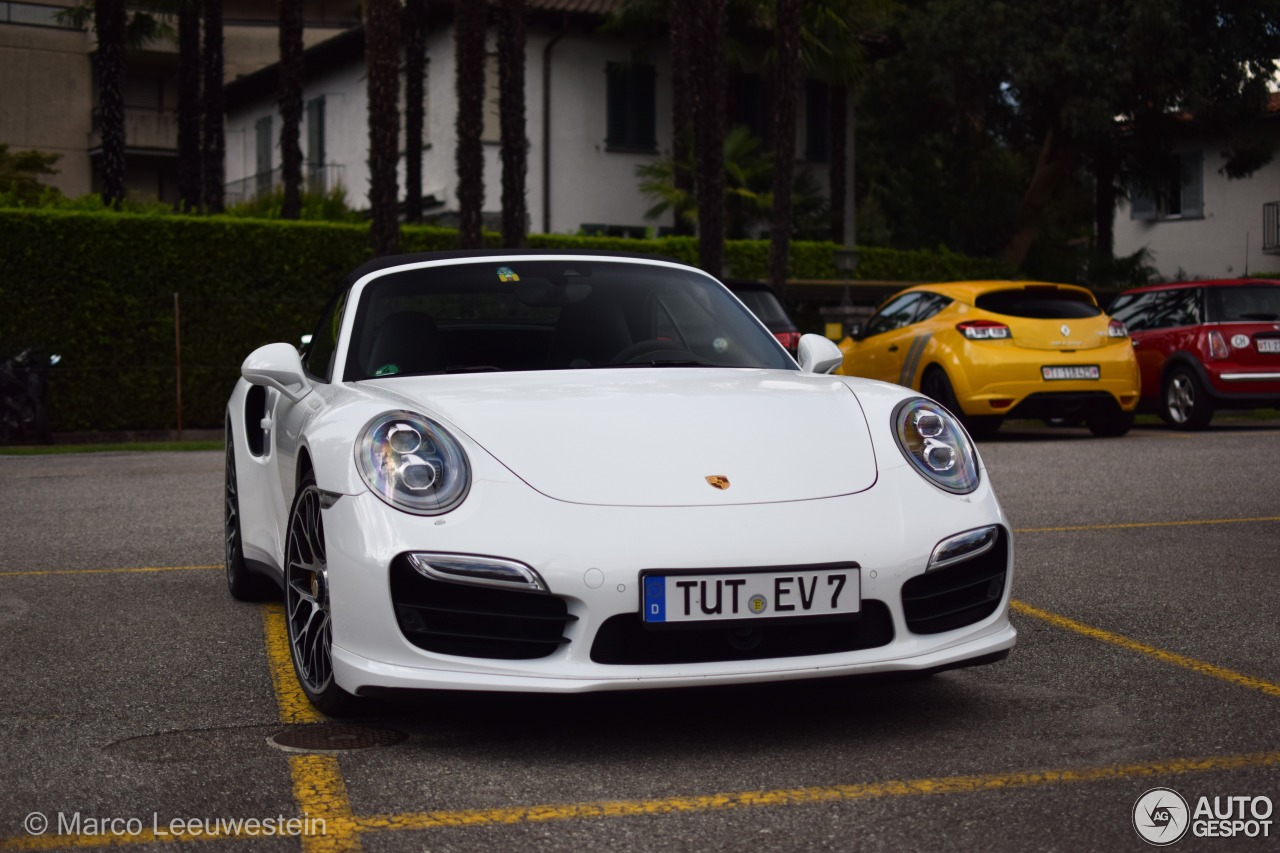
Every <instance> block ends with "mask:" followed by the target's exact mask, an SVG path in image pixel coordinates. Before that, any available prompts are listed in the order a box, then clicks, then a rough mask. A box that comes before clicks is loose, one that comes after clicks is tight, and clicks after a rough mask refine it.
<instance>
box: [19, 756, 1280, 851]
mask: <svg viewBox="0 0 1280 853" xmlns="http://www.w3.org/2000/svg"><path fill="white" fill-rule="evenodd" d="M330 757H331V756H315V755H300V756H295V758H298V759H303V760H305V763H307V764H312V763H313V760H314V759H321V758H330ZM319 764H320V763H319V762H315V765H316V766H311V767H305V768H296V771H297V772H295V777H294V780H295V781H294V792H295V796H297V798H298V800H299V803H300V804H302V803H303V801H304V800H306V801H307V804H306V805H315V806H318V807H319V810H318V811H309V812H308V813H307V817H310V818H313V819H314V818H319V817H324V818H325V819H326V822H327V823H328V826H327V827H326V829H327V834H326V835H324V836H313V837H310V838H308V837H305V836H304V838H303V849H304V850H354V849H358V839H357V838H356V837H355V836H356V834H357V833H363V832H385V831H395V830H409V829H418V830H425V829H440V828H446V827H469V826H493V825H498V824H519V823H545V822H549V821H564V820H583V819H591V818H605V817H628V816H637V817H639V816H645V815H657V814H671V813H675V812H684V813H696V812H710V811H722V810H725V809H734V808H746V807H761V806H763V807H780V806H799V805H810V804H814V803H835V802H849V801H853V800H867V799H878V798H887V797H911V796H924V795H932V794H976V793H982V792H986V791H1013V790H1019V789H1026V788H1048V787H1053V786H1055V785H1073V784H1087V783H1091V782H1122V781H1126V780H1130V779H1153V778H1163V777H1168V776H1182V775H1187V774H1192V773H1229V772H1232V771H1236V770H1253V769H1258V768H1272V767H1280V752H1259V753H1249V754H1245V755H1214V756H1209V757H1205V758H1182V759H1174V760H1171V761H1152V762H1146V763H1141V764H1115V765H1107V766H1103V767H1083V768H1066V769H1056V770H1055V769H1051V770H1032V771H1027V772H1022V773H985V774H979V775H972V776H939V777H932V778H922V779H905V780H891V781H887V782H869V783H862V784H855V785H828V786H821V787H818V786H815V787H808V788H779V789H775V790H772V791H738V792H732V793H722V794H703V795H697V796H689V797H663V798H660V799H649V800H596V801H593V802H585V803H559V804H550V805H533V806H508V807H504V808H494V809H461V810H456V811H433V812H415V813H407V814H392V815H373V816H368V817H358V816H354V817H353V816H351V814H350V810H349V808H350V807H349V803H348V802H347V801H346V793H345V791H343V790H340V789H336V788H325V787H324V785H323V784H316V786H315V787H314V788H308V789H300V788H299V785H300V784H306V783H307V782H308V781H316V782H323V781H324V780H325V778H326V777H328V774H329V768H324V767H321V766H319ZM343 813H345V815H346V816H345V817H340V815H342V814H343ZM327 815H334V818H329V817H327ZM222 837H224V838H225V837H229V836H222ZM162 840H165V839H158V838H156V837H155V836H154V835H153V834H150V833H149V832H147V833H143V834H141V835H138V836H128V835H126V836H121V837H114V836H111V837H104V836H99V835H81V836H61V837H59V836H35V837H32V836H17V837H11V838H3V839H0V850H51V849H56V848H61V847H105V846H109V845H110V846H116V845H120V846H124V845H134V844H147V843H150V842H154V841H162ZM191 840H196V839H191ZM326 843H328V844H334V845H335V846H322V845H324V844H326ZM337 844H342V845H344V846H336V845H337ZM313 845H314V846H313Z"/></svg>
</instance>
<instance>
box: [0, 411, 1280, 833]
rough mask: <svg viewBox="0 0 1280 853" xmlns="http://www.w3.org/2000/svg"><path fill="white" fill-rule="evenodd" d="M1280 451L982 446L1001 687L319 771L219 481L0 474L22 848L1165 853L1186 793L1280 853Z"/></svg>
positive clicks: (441, 713) (1235, 446)
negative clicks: (1155, 838)
mask: <svg viewBox="0 0 1280 853" xmlns="http://www.w3.org/2000/svg"><path fill="white" fill-rule="evenodd" d="M1278 439H1280V423H1277V422H1257V421H1240V422H1233V423H1229V424H1215V425H1214V427H1213V428H1211V429H1210V430H1208V431H1207V432H1204V433H1196V434H1183V433H1176V432H1172V431H1169V430H1166V429H1164V428H1163V427H1144V428H1138V429H1135V430H1134V431H1133V432H1132V433H1131V434H1130V435H1129V436H1127V437H1125V438H1121V439H1094V438H1092V437H1090V436H1089V435H1088V433H1087V432H1086V431H1085V430H1075V429H1050V428H1034V429H1032V428H1026V429H1022V430H1019V429H1017V428H1012V429H1011V428H1009V427H1006V429H1005V430H1002V431H1001V433H1000V434H998V435H997V436H996V437H995V438H994V439H992V440H990V441H985V442H983V443H981V445H980V450H981V452H982V455H983V457H984V460H985V462H986V465H987V467H988V470H989V473H990V476H991V478H992V480H993V482H994V483H995V485H996V489H997V493H998V494H999V495H1000V498H1001V500H1002V502H1003V504H1004V506H1005V509H1006V512H1007V513H1008V515H1009V517H1010V520H1011V522H1012V524H1013V526H1014V529H1015V534H1014V535H1015V539H1014V541H1015V548H1016V570H1015V572H1016V573H1015V577H1014V581H1013V592H1014V598H1015V605H1014V608H1015V612H1014V616H1013V619H1014V622H1015V624H1016V626H1017V628H1018V630H1019V642H1018V646H1017V648H1015V649H1014V651H1013V653H1012V655H1011V656H1010V657H1009V659H1008V660H1007V661H1005V662H1003V663H999V664H996V665H994V666H988V667H982V668H978V669H970V670H962V671H956V672H948V673H943V674H940V675H936V676H934V677H932V678H929V679H925V680H919V681H885V680H880V681H865V680H862V681H841V682H812V683H803V684H787V685H771V686H762V687H752V688H749V689H748V688H734V689H716V690H698V691H680V692H663V693H643V694H608V695H596V696H583V697H528V696H506V697H485V696H464V697H429V698H426V699H424V700H422V701H419V702H413V703H411V704H401V705H396V706H388V707H381V708H378V709H375V711H374V712H373V713H372V714H371V715H370V716H368V717H367V718H364V719H361V720H360V721H359V724H360V726H361V728H360V729H359V730H353V731H349V732H345V733H344V732H338V733H337V736H336V737H334V738H331V740H330V741H329V744H330V745H331V746H342V745H344V743H345V744H346V745H351V744H352V743H353V742H351V741H345V742H344V741H343V740H342V737H343V736H344V735H345V736H348V737H357V736H363V735H372V734H377V733H379V732H381V731H383V730H392V732H393V733H395V732H398V733H401V734H403V735H405V738H404V739H403V740H401V741H400V742H399V743H396V744H394V745H390V746H384V747H380V748H374V749H363V750H349V751H338V752H325V753H321V752H314V751H306V750H304V751H301V752H291V751H284V750H281V749H279V748H278V747H276V746H273V745H272V744H270V743H269V742H268V738H270V737H272V736H274V735H278V734H280V733H281V732H290V733H305V732H308V731H312V732H314V731H319V730H317V729H315V728H314V727H315V726H316V725H317V724H322V723H323V722H324V721H323V718H321V717H320V716H319V715H318V714H316V713H315V712H314V711H312V710H311V709H310V707H309V706H308V705H307V704H306V703H305V700H301V697H300V694H299V693H298V691H297V688H296V686H294V684H293V682H292V672H291V671H290V670H289V664H288V658H287V650H286V649H285V648H284V645H283V642H282V637H283V627H282V622H281V614H280V611H279V607H278V605H272V604H267V605H251V604H242V603H238V602H235V601H233V600H232V599H230V598H229V597H228V595H227V594H226V590H225V583H224V578H223V574H222V571H221V560H222V543H221V524H222V519H221V512H222V504H221V500H222V494H221V487H222V466H223V459H222V454H221V453H220V452H205V453H119V454H111V453H107V454H91V455H66V456H43V457H0V518H2V519H3V521H2V522H0V662H2V663H0V667H2V670H0V671H3V673H4V678H3V688H4V689H3V690H0V744H3V749H0V849H33V850H50V849H61V848H64V847H72V846H76V847H81V846H89V847H92V846H105V845H108V844H112V845H115V844H120V845H125V846H129V847H134V848H136V849H139V850H142V849H146V848H147V847H149V846H154V845H155V844H157V843H160V842H165V841H173V840H199V841H205V842H207V843H206V845H205V846H204V847H203V848H202V849H206V848H207V849H210V850H240V849H244V850H271V849H288V850H296V849H298V847H299V845H300V844H301V846H302V848H303V849H305V850H309V851H323V850H358V849H364V850H367V851H379V850H406V849H412V850H419V849H429V850H479V849H495V850H507V849H531V848H535V847H536V848H538V849H547V850H582V849H616V850H649V849H677V850H742V849H782V850H818V849H832V850H925V849H927V850H1009V851H1022V850H1028V849H1042V850H1143V849H1147V844H1146V843H1145V842H1144V841H1143V840H1142V839H1141V838H1139V836H1138V834H1137V833H1136V832H1135V829H1134V827H1133V824H1132V811H1133V809H1134V805H1135V802H1136V801H1137V800H1138V798H1139V797H1140V795H1142V794H1143V793H1144V792H1146V791H1147V790H1149V789H1151V788H1156V787H1167V788H1170V789H1173V790H1174V791H1176V792H1178V793H1179V794H1181V796H1182V797H1183V798H1184V799H1185V800H1186V802H1187V803H1188V804H1189V810H1192V811H1194V810H1195V809H1196V808H1197V806H1198V803H1199V798H1200V797H1207V798H1208V803H1210V804H1215V799H1214V798H1217V801H1216V805H1217V806H1218V807H1219V808H1220V809H1223V808H1226V807H1228V806H1231V807H1232V808H1233V809H1237V810H1238V809H1239V808H1243V809H1244V810H1245V812H1246V814H1245V816H1244V817H1245V818H1246V819H1245V820H1243V821H1241V826H1240V828H1239V829H1238V830H1236V831H1237V832H1238V833H1239V834H1237V835H1235V836H1234V837H1230V838H1223V837H1206V836H1205V835H1204V833H1205V832H1206V831H1209V830H1212V831H1215V832H1217V833H1219V834H1220V833H1221V832H1222V831H1224V829H1225V830H1232V827H1233V825H1232V822H1231V820H1230V819H1228V820H1226V821H1225V822H1223V821H1218V820H1217V818H1216V817H1215V820H1214V821H1213V822H1210V821H1208V820H1201V822H1200V824H1199V825H1198V828H1199V830H1201V831H1200V833H1199V835H1197V834H1196V831H1195V829H1196V825H1195V824H1193V831H1192V832H1188V833H1187V834H1186V835H1185V837H1183V838H1182V840H1181V841H1178V842H1177V843H1176V844H1175V845H1174V849H1187V850H1237V849H1258V850H1265V849H1276V850H1280V841H1277V835H1280V815H1276V814H1271V813H1270V803H1275V802H1277V801H1280V725H1277V722H1276V721H1277V719H1280V713H1278V712H1280V655H1277V645H1278V643H1277V632H1276V626H1277V615H1278V614H1280V584H1277V571H1278V570H1280V500H1278V499H1277V488H1276V475H1275V460H1276V448H1277V447H1280V441H1278ZM328 734H330V735H334V732H332V731H329V732H328ZM1229 797H1239V798H1245V799H1241V800H1233V801H1228V800H1227V798H1229ZM1262 797H1266V798H1269V802H1268V803H1267V804H1266V809H1267V811H1268V813H1267V815H1266V816H1265V817H1262V816H1260V814H1259V812H1260V811H1261V810H1262V809H1263V801H1262V800H1261V799H1256V798H1262ZM1250 810H1252V812H1253V813H1252V814H1250V813H1249V812H1250ZM1187 817H1188V816H1187V815H1185V814H1184V815H1182V819H1183V820H1186V819H1187ZM1202 817H1203V816H1202ZM1217 817H1221V815H1218V816H1217ZM1177 819H1178V818H1177V815H1175V818H1174V820H1175V822H1176V820H1177ZM219 821H221V822H222V824H221V828H220V827H219V824H218V822H219ZM232 821H241V823H239V824H238V825H237V824H233V823H230V822H232ZM245 821H258V823H256V824H253V823H247V822H245ZM290 821H292V823H291V822H290ZM1264 823H1266V824H1267V825H1266V826H1265V827H1264V826H1263V824H1264ZM1251 824H1252V825H1251ZM255 827H256V828H255ZM1250 829H1252V830H1253V832H1254V833H1256V834H1258V836H1259V837H1255V838H1249V837H1247V836H1246V835H1244V834H1243V833H1245V832H1248V831H1249V830H1250ZM1264 831H1265V832H1266V833H1267V835H1266V836H1265V837H1262V833H1263V832H1264ZM197 833H198V834H197ZM210 834H212V835H213V837H210Z"/></svg>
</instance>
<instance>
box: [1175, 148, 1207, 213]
mask: <svg viewBox="0 0 1280 853" xmlns="http://www.w3.org/2000/svg"><path fill="white" fill-rule="evenodd" d="M1179 160H1180V161H1181V163H1180V165H1181V167H1182V215H1183V216H1184V217H1192V218H1199V217H1202V216H1204V154H1203V152H1200V151H1188V152H1186V153H1184V154H1182V155H1181V157H1180V158H1179Z"/></svg>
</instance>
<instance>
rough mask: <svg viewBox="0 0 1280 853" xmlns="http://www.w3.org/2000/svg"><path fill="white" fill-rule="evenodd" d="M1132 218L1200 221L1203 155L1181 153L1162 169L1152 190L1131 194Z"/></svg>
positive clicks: (1202, 193)
mask: <svg viewBox="0 0 1280 853" xmlns="http://www.w3.org/2000/svg"><path fill="white" fill-rule="evenodd" d="M1129 216H1130V218H1131V219H1140V220H1147V221H1154V220H1158V219H1201V218H1203V217H1204V154H1203V153H1202V152H1200V151H1184V152H1182V153H1180V154H1175V155H1173V156H1172V157H1171V158H1169V161H1168V162H1167V164H1166V165H1165V167H1164V174H1163V175H1162V176H1161V177H1160V178H1159V182H1158V183H1157V185H1156V187H1155V188H1154V189H1140V190H1138V191H1136V192H1134V194H1133V204H1132V206H1131V207H1130V209H1129Z"/></svg>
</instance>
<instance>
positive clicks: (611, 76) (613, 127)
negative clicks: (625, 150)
mask: <svg viewBox="0 0 1280 853" xmlns="http://www.w3.org/2000/svg"><path fill="white" fill-rule="evenodd" d="M605 99H606V110H605V112H606V125H607V126H606V128H605V138H604V141H605V145H607V146H610V147H612V146H620V145H625V144H626V138H627V74H626V68H625V66H622V65H620V64H619V63H617V62H610V63H609V64H608V65H606V66H605Z"/></svg>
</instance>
